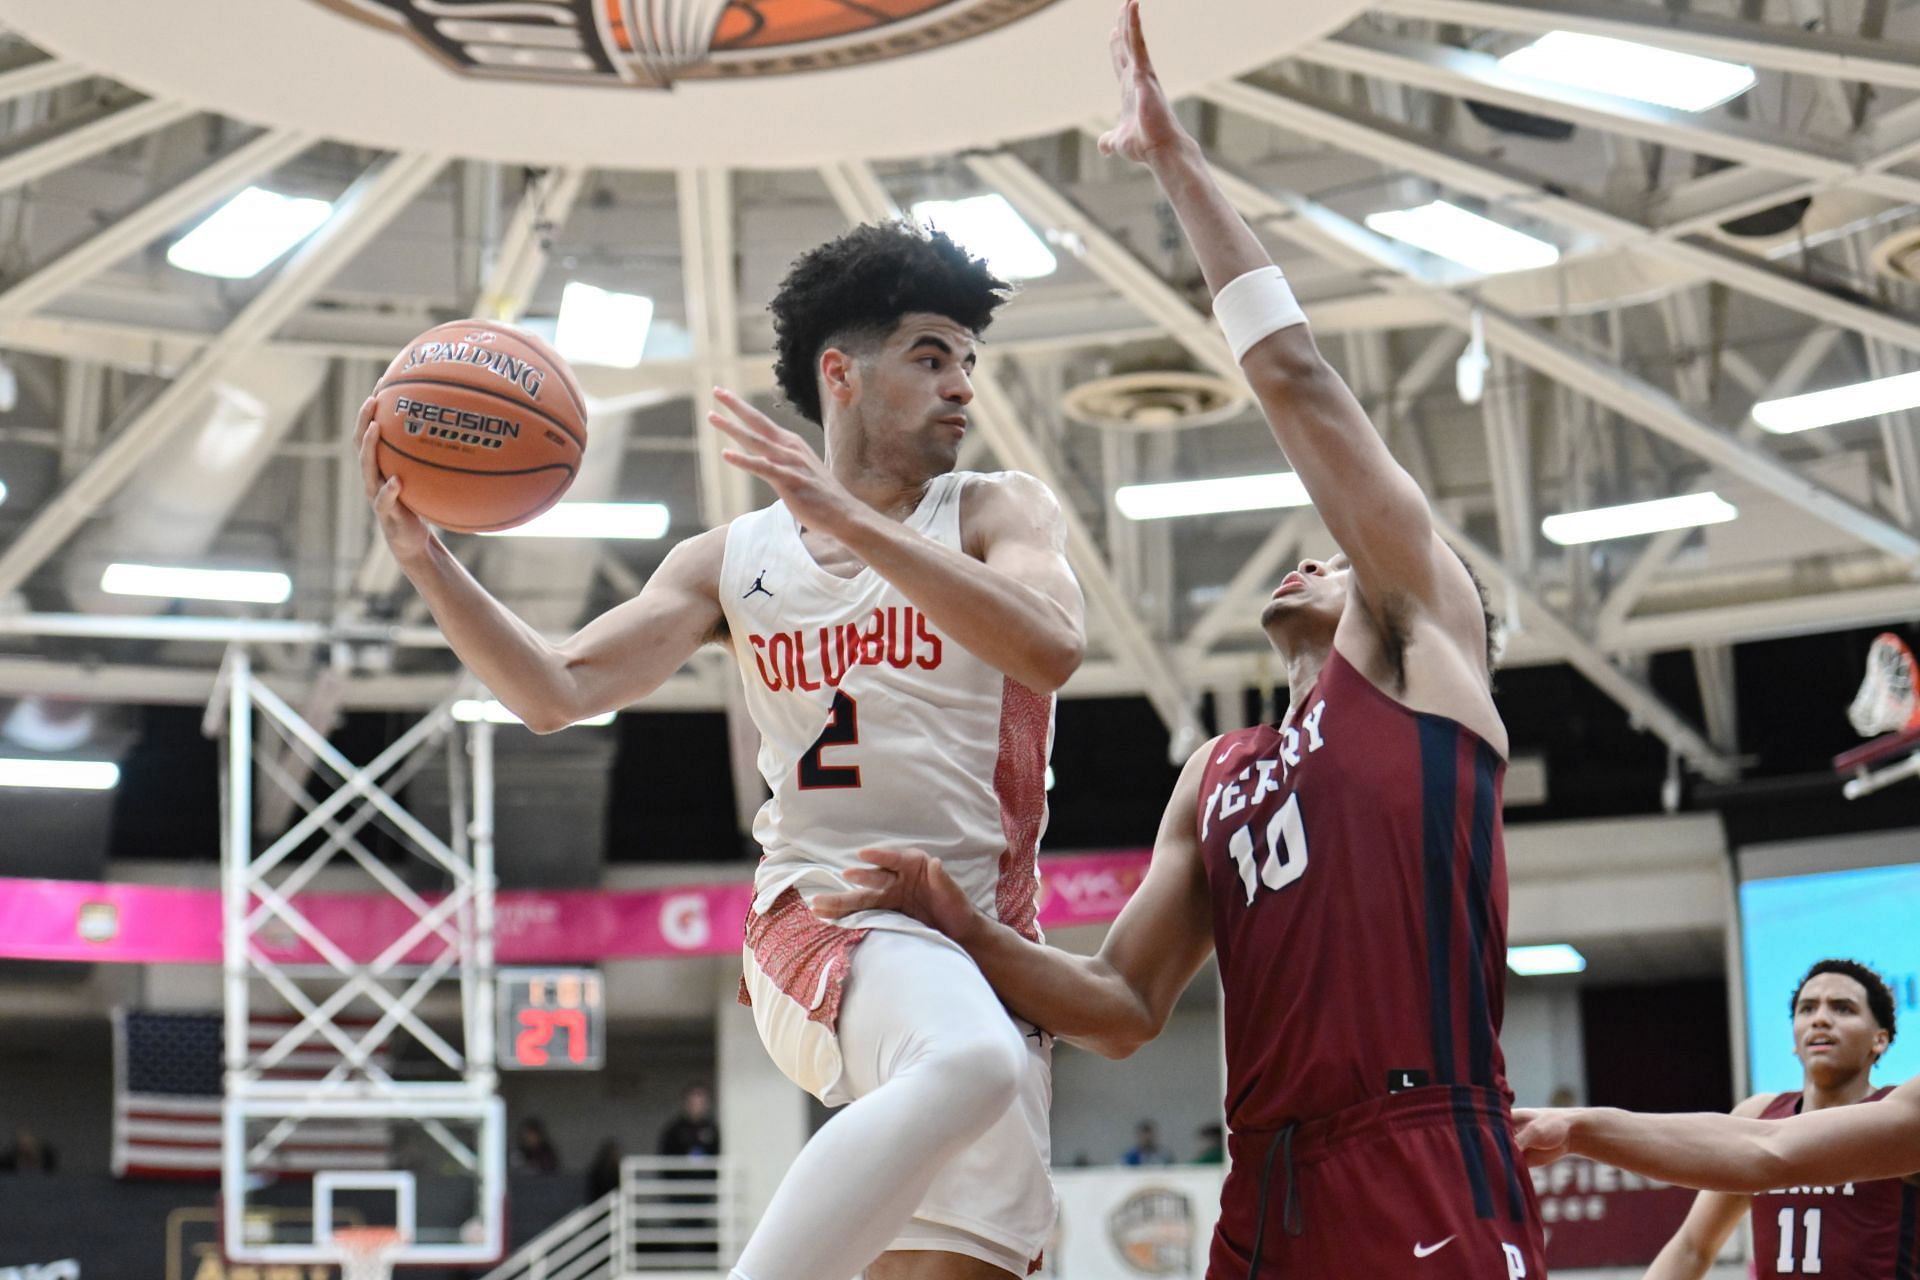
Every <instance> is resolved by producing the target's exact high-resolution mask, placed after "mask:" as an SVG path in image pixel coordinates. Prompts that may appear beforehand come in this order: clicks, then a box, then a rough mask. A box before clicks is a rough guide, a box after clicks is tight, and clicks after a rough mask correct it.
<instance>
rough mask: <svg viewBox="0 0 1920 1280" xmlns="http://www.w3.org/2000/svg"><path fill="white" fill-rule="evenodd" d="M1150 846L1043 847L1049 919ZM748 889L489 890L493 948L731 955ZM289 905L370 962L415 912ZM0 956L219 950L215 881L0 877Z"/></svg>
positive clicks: (267, 936)
mask: <svg viewBox="0 0 1920 1280" xmlns="http://www.w3.org/2000/svg"><path fill="white" fill-rule="evenodd" d="M1147 856H1148V855H1147V853H1146V851H1144V850H1132V851H1127V852H1119V853H1096V854H1084V855H1077V856H1072V857H1061V858H1049V859H1047V860H1046V861H1045V863H1044V864H1043V866H1042V868H1041V887H1040V922H1041V924H1042V925H1043V926H1044V927H1045V928H1049V929H1058V928H1064V927H1070V926H1073V925H1081V924H1100V923H1103V922H1105V921H1108V920H1111V919H1113V918H1114V916H1116V915H1118V914H1119V912H1120V908H1121V907H1122V906H1124V905H1126V901H1127V899H1128V898H1130V897H1132V896H1133V891H1134V890H1135V889H1137V888H1139V886H1140V880H1141V878H1142V877H1143V876H1144V875H1145V874H1146V870H1147ZM751 899H752V889H751V888H750V886H748V885H747V884H745V883H744V882H741V883H731V884H705V885H686V886H683V887H680V888H671V889H649V890H639V891H626V892H601V891H597V890H576V891H548V890H523V891H516V892H507V893H501V894H498V895H496V896H495V899H494V953H495V956H496V957H497V959H498V960H499V961H500V963H502V964H556V963H581V962H591V961H596V960H631V959H649V958H659V957H667V956H702V955H731V954H733V953H735V952H738V951H739V949H740V941H741V933H742V927H743V923H744V921H745V918H746V914H747V906H748V903H749V902H750V901H751ZM432 900H433V899H429V901H432ZM294 905H295V907H296V908H297V910H298V911H299V913H300V915H301V916H303V917H304V918H305V919H306V920H307V921H309V922H310V923H311V924H312V926H313V928H314V929H315V930H317V931H318V932H319V933H320V934H322V935H324V936H325V938H326V939H328V940H329V941H330V942H331V943H332V944H333V945H335V946H337V947H338V948H340V950H341V951H343V952H344V953H346V954H347V955H348V956H350V957H352V958H353V959H355V960H358V961H362V962H364V961H368V960H371V959H373V958H374V957H376V956H378V955H380V954H381V953H382V952H383V951H384V950H385V949H387V948H388V947H390V946H392V945H393V944H394V943H396V942H398V941H399V940H400V939H401V938H402V937H403V936H404V935H405V934H406V933H407V931H408V930H409V929H411V928H413V927H414V926H415V925H416V924H417V923H418V919H419V918H418V917H417V916H416V915H415V914H414V913H413V912H412V911H411V910H409V909H408V908H407V906H406V905H405V904H404V903H402V902H400V901H398V900H397V899H395V898H392V897H389V896H387V895H385V894H369V893H303V894H301V895H299V897H298V898H297V899H296V900H295V903H294ZM258 937H259V941H260V946H261V949H262V950H263V951H265V953H266V954H267V956H268V957H269V958H270V959H273V960H275V961H278V962H281V963H313V962H315V961H318V960H320V959H322V957H321V955H320V953H319V952H318V951H316V950H315V949H314V948H313V947H312V946H311V945H310V943H309V942H308V940H307V939H305V938H303V937H301V935H300V933H299V932H298V931H296V929H295V928H294V927H293V926H292V925H291V924H289V923H288V922H286V921H285V920H284V919H282V918H280V917H278V916H274V917H272V918H270V920H269V922H268V924H267V925H266V927H264V928H263V929H262V930H261V931H260V933H259V934H258ZM441 945H442V944H441V943H439V942H438V941H435V940H434V937H433V935H431V934H429V935H427V937H426V938H425V939H423V940H421V941H419V942H418V943H417V944H416V945H414V946H413V947H412V948H411V949H410V950H409V952H408V955H407V958H408V959H412V960H418V959H422V958H424V957H430V956H433V955H436V954H438V953H439V951H440V950H441ZM0 957H4V958H7V959H16V960H78V961H92V962H111V963H121V964H219V963H220V959H221V954H220V892H219V890H217V889H174V888H160V887H157V886H152V885H137V884H89V883H85V882H82V881H77V880H10V879H5V878H0Z"/></svg>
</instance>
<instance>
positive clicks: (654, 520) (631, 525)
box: [487, 502, 671, 541]
mask: <svg viewBox="0 0 1920 1280" xmlns="http://www.w3.org/2000/svg"><path fill="white" fill-rule="evenodd" d="M670 519H671V517H670V516H669V515H668V513H667V509H666V507H664V506H663V505H661V504H660V503H658V502H563V503H561V504H560V505H559V506H557V507H552V508H550V509H548V510H547V511H546V512H545V513H544V514H542V515H537V516H535V517H534V518H533V519H531V520H529V521H527V522H526V523H525V524H523V525H516V526H514V527H513V528H511V529H498V530H495V531H493V532H491V533H489V534H487V536H488V537H490V538H628V539H638V540H641V541H652V540H653V539H655V538H664V537H666V536H667V525H668V523H669V521H670Z"/></svg>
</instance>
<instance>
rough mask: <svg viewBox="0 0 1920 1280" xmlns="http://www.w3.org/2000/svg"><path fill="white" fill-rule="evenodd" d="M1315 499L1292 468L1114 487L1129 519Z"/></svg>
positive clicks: (1305, 502)
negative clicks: (1251, 474)
mask: <svg viewBox="0 0 1920 1280" xmlns="http://www.w3.org/2000/svg"><path fill="white" fill-rule="evenodd" d="M1311 501H1312V499H1310V498H1308V497H1307V487H1306V486H1305V485H1304V484H1302V483H1300V477H1299V476H1297V475H1295V474H1294V473H1293V472H1291V471H1274V472H1269V473H1267V474H1266V475H1258V476H1224V477H1222V478H1221V479H1218V480H1179V481H1175V482H1174V483H1172V484H1129V485H1122V486H1121V487H1120V488H1118V489H1115V490H1114V491H1113V502H1114V505H1115V506H1117V507H1119V508H1120V514H1121V515H1123V516H1125V517H1126V518H1127V519H1129V520H1165V519H1167V518H1168V517H1169V516H1206V515H1215V514H1217V513H1219V512H1223V511H1268V510H1271V509H1273V508H1275V507H1304V506H1306V505H1308V504H1309V503H1310V502H1311Z"/></svg>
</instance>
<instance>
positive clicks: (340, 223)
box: [0, 155, 445, 596]
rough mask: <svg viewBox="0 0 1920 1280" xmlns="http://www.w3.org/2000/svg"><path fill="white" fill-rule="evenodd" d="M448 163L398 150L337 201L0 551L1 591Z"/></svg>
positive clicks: (13, 585)
mask: <svg viewBox="0 0 1920 1280" xmlns="http://www.w3.org/2000/svg"><path fill="white" fill-rule="evenodd" d="M444 163H445V161H444V160H443V159H442V158H441V157H439V156H421V155H402V156H394V157H391V158H390V159H387V160H383V161H381V162H380V163H379V164H377V165H376V166H374V168H372V169H371V170H369V171H368V172H367V173H366V174H365V175H364V176H363V177H362V178H361V179H360V180H359V181H358V182H356V183H355V184H354V186H353V188H352V189H351V190H349V191H348V192H347V193H346V194H345V195H344V196H342V197H341V198H340V200H339V201H338V202H337V203H336V204H335V206H334V211H333V214H332V216H331V217H330V218H328V220H327V222H326V223H325V224H324V225H322V226H321V227H320V229H319V230H317V231H315V232H314V233H313V234H312V235H311V236H309V237H308V238H307V240H306V241H305V243H303V244H302V245H301V246H300V247H299V248H298V249H296V250H294V252H293V256H292V257H291V258H290V259H288V261H287V264H286V265H285V266H284V267H282V268H281V269H280V272H279V273H278V274H277V275H275V276H274V278H273V279H272V280H271V281H270V282H269V283H268V284H267V285H266V286H265V287H264V288H262V289H261V290H260V292H259V293H257V294H255V295H254V297H253V300H252V301H251V302H249V303H247V305H246V306H244V307H242V308H241V309H240V311H239V313H238V314H236V315H235V316H234V318H233V320H232V322H231V323H230V324H228V326H227V327H226V328H225V329H223V330H222V331H221V332H220V335H219V336H218V337H216V338H215V339H213V340H212V341H211V342H209V343H208V344H207V345H206V346H205V347H203V348H201V350H200V352H199V354H198V355H196V356H195V357H194V358H193V360H192V361H191V362H190V363H189V364H188V365H187V366H186V367H185V368H183V369H182V370H181V371H180V373H179V375H178V376H177V377H176V378H174V380H173V381H172V382H171V383H169V384H168V385H167V387H166V389H165V390H163V391H162V392H160V394H159V395H157V396H155V397H154V398H153V399H152V400H151V401H149V402H147V403H146V404H145V405H144V406H143V407H141V408H140V410H139V411H138V412H137V413H135V414H134V415H133V416H132V418H131V419H130V420H129V421H128V422H126V423H125V424H124V425H123V426H122V427H121V428H120V430H119V432H118V433H117V434H116V435H115V436H114V438H113V439H112V440H111V441H110V442H109V443H108V444H107V446H106V447H105V448H104V449H102V450H101V451H100V452H99V453H98V454H96V455H95V456H94V459H93V461H92V462H91V463H89V464H88V465H87V468H86V469H85V470H84V471H82V472H81V473H80V474H79V475H78V476H76V477H74V479H73V481H72V483H70V484H69V485H67V487H66V488H64V489H62V490H61V491H60V493H59V494H58V495H56V496H55V497H54V498H53V499H52V500H51V501H50V502H48V503H47V505H46V506H44V507H42V508H41V509H40V511H39V512H38V513H36V514H35V516H34V518H33V519H32V520H31V521H30V522H29V523H28V525H27V527H26V528H25V529H23V530H22V531H21V532H20V535H19V536H18V537H17V538H16V539H15V540H14V542H13V544H12V545H11V546H9V547H8V548H7V549H6V550H5V551H4V552H0V596H5V595H6V594H8V593H9V592H12V591H15V590H18V589H19V587H20V586H21V584H22V583H24V582H25V581H26V580H27V577H28V576H29V575H30V574H32V573H33V571H34V570H35V569H36V568H38V567H39V566H40V564H41V563H42V562H43V561H45V560H46V558H47V557H48V556H50V555H52V554H53V552H54V551H56V550H58V549H59V547H60V545H61V544H62V543H63V542H65V541H66V539H67V538H68V536H69V535H71V534H72V533H73V531H74V530H75V529H77V528H78V527H79V526H80V525H81V524H82V523H83V522H84V521H85V520H86V519H87V517H88V516H90V515H92V514H93V512H95V511H96V510H98V509H99V507H100V504H101V503H103V502H105V501H106V500H107V499H108V498H110V497H112V496H113V494H114V493H115V492H116V491H118V490H119V488H120V486H121V485H122V484H125V483H126V482H127V480H129V479H130V478H132V476H133V475H134V473H135V472H137V471H138V470H139V468H140V464H141V463H142V462H144V461H145V460H146V459H147V458H148V457H150V456H152V455H153V454H154V453H155V452H156V451H157V450H159V449H161V448H164V447H165V446H166V445H167V444H168V443H169V441H171V440H172V438H173V436H174V434H175V433H176V432H177V431H178V430H179V428H180V426H181V424H182V423H183V422H185V421H186V420H187V415H188V414H190V413H191V412H192V411H193V409H194V408H195V407H197V406H198V405H199V404H200V402H201V401H202V400H203V399H204V398H205V397H206V396H207V395H208V394H209V393H210V392H211V391H212V389H213V387H214V385H215V384H216V383H217V382H218V381H219V379H220V377H221V375H222V374H223V373H224V372H225V371H226V370H227V369H228V368H229V367H230V366H231V365H232V364H233V362H234V361H236V360H238V359H240V358H242V357H243V356H245V355H247V354H248V353H249V352H251V351H253V350H254V349H256V348H258V347H259V346H261V345H262V344H264V343H265V342H266V341H267V340H268V339H270V338H271V337H272V336H273V334H274V333H275V332H276V331H277V330H278V329H279V328H280V326H281V325H283V324H285V323H286V322H287V320H288V319H289V318H290V317H291V316H292V315H293V314H294V313H295V312H296V311H298V310H299V309H300V308H301V307H302V306H304V305H305V304H306V302H307V300H308V299H309V298H311V297H312V296H313V295H314V294H315V293H316V292H318V291H319V290H320V289H321V288H322V287H323V286H325V285H326V283H327V282H328V281H329V280H331V279H332V278H333V277H334V276H335V275H337V274H338V273H339V271H340V269H341V268H342V267H344V266H345V265H346V264H347V262H348V261H350V260H351V259H352V258H353V257H354V255H356V254H357V253H359V251H360V250H361V249H362V248H364V247H365V246H366V245H367V243H368V242H369V241H370V240H372V238H373V237H374V236H375V235H376V234H378V233H379V231H380V230H381V228H383V227H385V226H386V225H387V223H388V222H389V221H391V220H392V219H393V217H394V216H395V215H397V214H398V213H399V212H400V211H401V210H402V209H404V208H405V207H406V206H407V205H408V204H409V203H410V202H411V201H412V200H413V198H414V197H415V196H417V195H419V194H420V192H421V191H422V190H423V189H424V188H425V187H426V185H427V184H428V183H429V182H431V181H432V180H433V178H434V175H435V174H437V173H438V172H439V171H440V169H441V167H442V165H443V164H444Z"/></svg>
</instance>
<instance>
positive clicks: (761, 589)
mask: <svg viewBox="0 0 1920 1280" xmlns="http://www.w3.org/2000/svg"><path fill="white" fill-rule="evenodd" d="M756 592H758V593H759V594H760V595H763V596H765V597H766V598H767V599H769V600H771V599H773V592H771V591H769V590H767V571H766V570H765V569H762V570H761V571H760V576H759V577H757V578H755V579H754V580H753V585H752V586H750V587H748V588H747V594H745V595H743V596H741V597H740V598H741V599H742V600H751V599H753V597H754V593H756Z"/></svg>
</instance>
